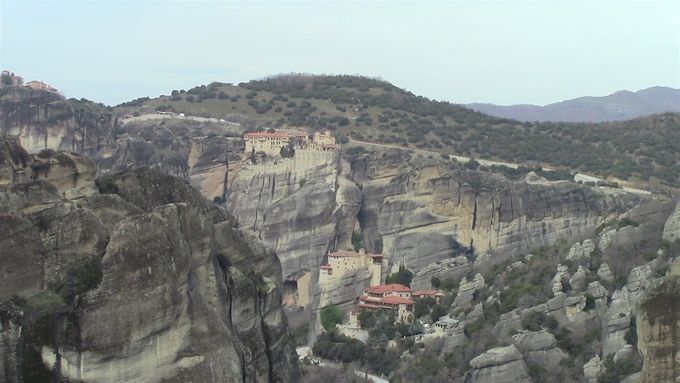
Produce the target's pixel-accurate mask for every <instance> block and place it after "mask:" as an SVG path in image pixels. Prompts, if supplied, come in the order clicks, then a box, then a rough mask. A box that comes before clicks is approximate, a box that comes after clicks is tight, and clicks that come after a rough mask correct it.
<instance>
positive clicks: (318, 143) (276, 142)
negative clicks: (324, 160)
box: [243, 130, 337, 156]
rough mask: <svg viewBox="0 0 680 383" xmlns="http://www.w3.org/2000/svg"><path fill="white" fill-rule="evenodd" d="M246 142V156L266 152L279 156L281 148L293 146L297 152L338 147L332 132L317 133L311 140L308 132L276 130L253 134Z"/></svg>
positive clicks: (246, 135)
mask: <svg viewBox="0 0 680 383" xmlns="http://www.w3.org/2000/svg"><path fill="white" fill-rule="evenodd" d="M243 138H244V140H245V142H246V151H245V153H246V155H249V154H250V153H252V151H253V150H255V152H264V153H266V154H267V155H270V156H277V155H279V154H280V152H281V148H283V147H285V146H287V145H291V144H292V145H293V148H294V149H295V150H296V151H297V150H314V151H324V152H325V151H335V150H337V145H336V143H335V137H333V136H332V135H331V131H330V130H326V131H325V132H315V133H314V134H313V135H312V136H311V139H310V137H309V135H308V134H307V133H306V132H303V131H293V130H275V131H267V132H251V133H246V134H245V135H244V136H243Z"/></svg>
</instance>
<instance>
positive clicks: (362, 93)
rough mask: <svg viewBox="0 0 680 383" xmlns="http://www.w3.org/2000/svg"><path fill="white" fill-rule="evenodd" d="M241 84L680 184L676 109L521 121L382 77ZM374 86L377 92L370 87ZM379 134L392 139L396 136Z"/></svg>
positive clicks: (476, 149) (455, 137)
mask: <svg viewBox="0 0 680 383" xmlns="http://www.w3.org/2000/svg"><path fill="white" fill-rule="evenodd" d="M241 85H242V86H243V87H245V88H248V89H251V90H266V91H270V92H274V93H277V94H287V95H290V96H292V97H300V98H305V99H322V100H329V99H330V100H331V101H332V102H334V103H335V104H337V105H338V106H339V107H340V108H338V111H341V112H343V113H344V111H346V110H347V108H346V107H345V106H344V105H347V104H349V105H360V106H361V107H362V108H364V109H365V108H368V107H377V108H383V110H384V111H383V113H382V114H380V115H379V116H378V121H379V122H380V123H383V124H384V127H388V126H389V127H397V126H399V127H403V130H404V133H405V135H406V138H407V139H408V142H410V143H412V144H415V145H416V146H420V147H424V148H434V149H447V148H450V149H452V150H455V151H456V152H460V153H463V154H467V155H470V156H476V157H486V158H493V157H495V158H502V159H505V160H507V161H514V162H537V163H538V162H540V163H550V164H553V165H558V166H563V167H568V168H571V169H576V170H580V171H585V172H592V173H595V174H601V175H613V176H615V177H618V178H622V179H626V178H629V177H632V176H636V177H640V178H642V179H649V178H650V177H652V176H653V177H656V178H658V179H660V180H662V181H664V182H666V183H668V184H672V185H678V184H680V166H678V163H679V162H680V129H678V126H680V116H678V115H675V114H665V115H657V116H651V117H645V118H640V119H636V120H631V121H624V122H610V123H599V124H595V123H554V122H542V123H529V122H524V123H521V122H518V121H513V120H507V119H500V118H495V117H491V116H487V115H484V114H482V113H479V112H475V111H472V110H470V109H468V108H465V107H462V106H459V105H454V104H450V103H447V102H439V101H433V100H429V99H427V98H424V97H420V96H415V95H413V94H412V93H410V92H407V91H405V90H402V89H399V88H397V87H394V86H393V85H391V84H389V83H387V82H384V81H382V80H379V79H371V78H365V77H355V76H309V75H284V76H277V77H271V78H267V79H264V80H257V81H251V82H248V83H244V84H241ZM375 89H380V90H382V91H381V92H375V91H371V90H375ZM359 100H360V101H359ZM321 117H323V116H321ZM288 122H293V124H294V123H296V122H297V123H305V124H307V125H309V126H319V125H323V124H328V121H327V118H320V119H319V116H314V115H313V114H312V113H309V114H306V115H304V117H302V116H301V114H300V113H298V116H297V118H293V119H290V118H289V121H288ZM357 125H358V126H361V125H364V126H371V125H373V118H372V117H370V116H369V115H368V114H367V113H362V114H361V115H360V117H359V118H358V119H357ZM400 129H401V128H400ZM432 135H434V136H435V137H436V138H434V139H433V138H432ZM384 137H389V139H390V141H391V142H395V139H394V137H393V136H390V135H386V136H384Z"/></svg>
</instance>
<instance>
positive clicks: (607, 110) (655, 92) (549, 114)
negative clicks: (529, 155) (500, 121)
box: [467, 86, 680, 122]
mask: <svg viewBox="0 0 680 383" xmlns="http://www.w3.org/2000/svg"><path fill="white" fill-rule="evenodd" d="M467 106H468V107H470V108H472V109H474V110H477V111H479V112H482V113H486V114H490V115H492V116H496V117H502V118H512V119H514V120H519V121H565V122H605V121H621V120H628V119H631V118H636V117H642V116H648V115H651V114H656V113H664V112H680V89H673V88H668V87H662V86H655V87H651V88H647V89H643V90H640V91H637V92H630V91H627V90H622V91H618V92H615V93H612V94H610V95H608V96H603V97H579V98H575V99H573V100H567V101H562V102H556V103H554V104H548V105H546V106H538V105H494V104H468V105H467Z"/></svg>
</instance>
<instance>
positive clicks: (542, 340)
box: [512, 330, 568, 371]
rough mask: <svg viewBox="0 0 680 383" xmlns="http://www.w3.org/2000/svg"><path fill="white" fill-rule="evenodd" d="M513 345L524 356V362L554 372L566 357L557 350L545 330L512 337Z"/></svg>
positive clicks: (562, 352) (555, 343)
mask: <svg viewBox="0 0 680 383" xmlns="http://www.w3.org/2000/svg"><path fill="white" fill-rule="evenodd" d="M512 340H513V343H514V345H515V346H516V347H517V349H518V350H519V351H520V352H521V353H522V355H524V360H526V361H527V362H529V363H535V364H537V365H540V366H541V367H543V368H545V369H546V371H556V370H557V369H559V366H560V362H561V361H562V360H563V359H565V358H567V357H568V355H567V354H566V353H565V352H564V351H562V350H560V349H559V348H557V342H556V340H555V337H554V336H553V335H552V334H551V333H549V332H548V331H546V330H541V331H526V332H523V333H521V334H516V335H514V336H513V337H512Z"/></svg>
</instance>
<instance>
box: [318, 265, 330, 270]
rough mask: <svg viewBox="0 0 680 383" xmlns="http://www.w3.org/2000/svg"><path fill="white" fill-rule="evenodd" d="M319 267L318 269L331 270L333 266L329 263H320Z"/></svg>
mask: <svg viewBox="0 0 680 383" xmlns="http://www.w3.org/2000/svg"><path fill="white" fill-rule="evenodd" d="M319 268H320V269H327V270H332V269H333V267H331V265H321V266H319Z"/></svg>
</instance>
